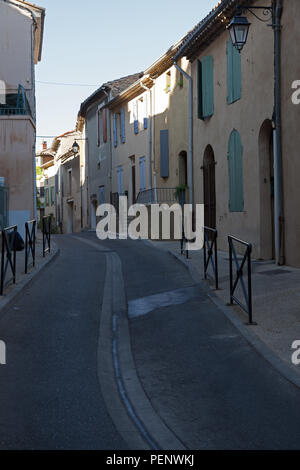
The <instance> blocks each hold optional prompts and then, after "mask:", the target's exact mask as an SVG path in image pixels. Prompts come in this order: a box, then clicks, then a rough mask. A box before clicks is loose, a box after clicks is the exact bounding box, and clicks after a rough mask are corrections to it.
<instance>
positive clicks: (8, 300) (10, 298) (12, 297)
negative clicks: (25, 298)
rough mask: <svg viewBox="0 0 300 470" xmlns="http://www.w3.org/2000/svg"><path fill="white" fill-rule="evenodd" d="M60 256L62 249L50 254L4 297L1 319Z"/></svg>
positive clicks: (0, 308)
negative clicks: (26, 289)
mask: <svg viewBox="0 0 300 470" xmlns="http://www.w3.org/2000/svg"><path fill="white" fill-rule="evenodd" d="M59 254H60V249H59V248H56V249H55V251H54V252H53V253H50V255H48V256H47V257H46V259H45V260H44V261H43V262H42V263H41V264H40V265H39V266H38V267H37V268H34V269H33V270H32V271H31V272H30V273H29V274H26V275H25V277H24V279H22V281H21V282H20V283H19V284H16V285H15V287H14V288H13V290H12V291H11V292H9V293H8V294H7V295H4V296H3V300H2V305H1V306H0V318H1V317H2V316H3V315H4V314H5V312H6V311H7V310H8V309H9V308H10V307H11V305H12V303H14V302H15V301H16V300H17V299H18V297H19V296H20V295H21V294H22V293H23V291H24V289H25V288H26V287H28V286H29V285H30V284H31V283H32V282H33V281H35V278H36V277H37V275H38V274H40V273H41V272H42V271H43V270H44V269H45V268H46V267H47V266H48V265H50V264H51V263H52V262H54V261H55V260H56V259H57V258H58V256H59Z"/></svg>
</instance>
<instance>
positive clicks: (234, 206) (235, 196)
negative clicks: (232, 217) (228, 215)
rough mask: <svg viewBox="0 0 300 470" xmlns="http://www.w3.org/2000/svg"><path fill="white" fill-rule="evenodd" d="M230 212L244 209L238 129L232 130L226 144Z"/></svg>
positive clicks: (240, 144)
mask: <svg viewBox="0 0 300 470" xmlns="http://www.w3.org/2000/svg"><path fill="white" fill-rule="evenodd" d="M228 167H229V208H230V212H243V210H244V184H243V147H242V142H241V138H240V134H239V133H238V131H236V130H234V131H232V133H231V135H230V139H229V146H228Z"/></svg>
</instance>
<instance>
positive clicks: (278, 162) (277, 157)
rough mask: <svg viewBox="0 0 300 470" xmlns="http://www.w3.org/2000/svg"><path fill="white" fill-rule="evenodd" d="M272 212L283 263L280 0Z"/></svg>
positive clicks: (278, 257) (277, 4)
mask: <svg viewBox="0 0 300 470" xmlns="http://www.w3.org/2000/svg"><path fill="white" fill-rule="evenodd" d="M274 10H275V11H274V13H275V15H274V16H275V22H274V25H273V29H274V75H275V87H274V96H275V99H274V120H275V130H274V206H275V207H274V212H275V253H276V263H277V264H279V265H283V264H284V263H285V253H284V206H283V171H282V127H281V16H282V0H275V2H274Z"/></svg>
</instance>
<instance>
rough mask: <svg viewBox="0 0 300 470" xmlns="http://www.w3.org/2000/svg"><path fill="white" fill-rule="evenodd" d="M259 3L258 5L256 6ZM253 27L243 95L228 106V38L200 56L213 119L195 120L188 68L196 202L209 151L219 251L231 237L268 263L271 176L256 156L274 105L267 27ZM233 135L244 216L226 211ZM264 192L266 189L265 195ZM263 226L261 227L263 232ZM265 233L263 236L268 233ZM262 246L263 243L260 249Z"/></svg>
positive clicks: (244, 66)
mask: <svg viewBox="0 0 300 470" xmlns="http://www.w3.org/2000/svg"><path fill="white" fill-rule="evenodd" d="M260 3H261V2H257V5H259V4H260ZM249 20H250V21H251V23H252V25H251V28H250V32H249V36H248V41H247V44H246V46H245V47H244V49H243V51H242V53H241V60H242V95H241V99H240V100H238V101H236V102H235V103H233V104H229V105H228V104H227V56H226V43H227V41H228V40H229V33H228V32H227V31H224V33H223V34H222V35H221V36H219V37H218V38H217V39H216V40H215V41H214V42H213V43H211V45H209V47H207V49H206V50H205V51H204V52H203V53H201V55H200V56H199V59H201V57H203V56H213V58H214V115H213V116H212V117H211V118H208V119H205V120H204V121H202V120H201V119H198V111H197V110H198V101H197V98H198V91H197V61H196V60H195V61H194V62H193V64H192V74H193V82H194V197H195V202H196V203H203V202H204V196H203V170H202V168H201V167H202V166H203V157H204V152H205V149H206V147H207V146H208V145H211V147H212V149H213V151H214V158H215V163H216V166H215V171H216V200H217V206H216V212H217V214H216V215H217V229H218V230H219V247H220V248H221V249H227V235H229V234H231V235H234V236H237V237H239V238H242V239H245V240H246V241H248V242H251V243H252V244H253V248H254V256H256V257H258V258H260V257H261V258H270V257H271V256H272V253H270V244H271V243H272V239H271V240H270V237H271V236H272V235H270V231H271V219H270V217H271V196H270V174H269V171H268V170H267V169H266V168H263V165H262V161H260V160H261V157H260V154H259V146H260V145H259V140H260V139H259V137H260V131H261V126H262V125H263V123H264V121H265V120H267V119H269V120H271V119H272V114H273V104H274V98H273V94H274V75H273V33H272V29H271V28H268V27H267V26H266V24H264V23H261V22H259V21H258V20H255V18H253V17H252V16H251V18H250V17H249ZM233 129H236V130H237V131H238V132H239V133H240V136H241V140H242V145H243V183H244V211H243V212H241V213H240V212H237V213H234V212H230V211H229V172H228V160H227V153H228V142H229V138H230V134H231V132H232V130H233ZM267 188H268V189H267ZM264 225H265V226H264ZM266 232H267V233H266ZM262 240H265V243H262Z"/></svg>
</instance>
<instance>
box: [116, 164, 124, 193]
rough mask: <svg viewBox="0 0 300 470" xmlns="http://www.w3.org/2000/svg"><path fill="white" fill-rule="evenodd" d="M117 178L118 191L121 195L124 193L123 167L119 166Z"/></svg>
mask: <svg viewBox="0 0 300 470" xmlns="http://www.w3.org/2000/svg"><path fill="white" fill-rule="evenodd" d="M117 178H118V193H119V195H120V196H121V195H122V194H124V187H123V167H122V166H119V167H118V169H117Z"/></svg>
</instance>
